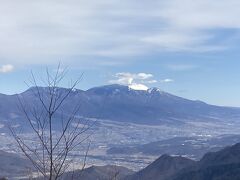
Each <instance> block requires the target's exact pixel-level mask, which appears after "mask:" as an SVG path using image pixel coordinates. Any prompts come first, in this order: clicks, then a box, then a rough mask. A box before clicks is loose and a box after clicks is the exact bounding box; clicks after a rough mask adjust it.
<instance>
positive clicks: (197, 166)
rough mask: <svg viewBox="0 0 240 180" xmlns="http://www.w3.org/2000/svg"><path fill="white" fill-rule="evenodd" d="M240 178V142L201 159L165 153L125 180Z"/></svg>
mask: <svg viewBox="0 0 240 180" xmlns="http://www.w3.org/2000/svg"><path fill="white" fill-rule="evenodd" d="M132 179H138V180H151V179H154V180H193V179H194V180H239V179H240V143H238V144H235V145H233V146H229V147H226V148H224V149H222V150H220V151H217V152H210V153H207V154H205V155H204V157H203V158H202V159H201V160H200V161H192V160H189V159H186V158H183V157H171V156H168V155H163V156H161V157H160V158H158V159H157V160H156V161H154V162H153V163H151V164H150V165H149V166H147V167H146V168H144V169H142V170H141V171H139V172H137V173H135V174H133V175H131V176H128V177H126V178H125V180H132Z"/></svg>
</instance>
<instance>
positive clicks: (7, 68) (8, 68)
mask: <svg viewBox="0 0 240 180" xmlns="http://www.w3.org/2000/svg"><path fill="white" fill-rule="evenodd" d="M13 69H14V67H13V65H11V64H5V65H2V66H0V73H8V72H11V71H13Z"/></svg>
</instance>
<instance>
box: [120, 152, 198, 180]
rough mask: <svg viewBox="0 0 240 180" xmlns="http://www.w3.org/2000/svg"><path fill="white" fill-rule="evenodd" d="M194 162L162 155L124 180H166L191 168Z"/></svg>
mask: <svg viewBox="0 0 240 180" xmlns="http://www.w3.org/2000/svg"><path fill="white" fill-rule="evenodd" d="M195 163H196V162H195V161H192V160H190V159H187V158H184V157H180V156H179V157H171V156H168V155H162V156H161V157H160V158H158V159H157V160H156V161H154V162H153V163H152V164H150V165H149V166H147V167H146V168H144V169H143V170H141V171H139V172H137V173H135V174H134V175H132V176H128V177H126V178H125V179H126V180H157V179H159V180H167V179H169V178H171V177H172V176H173V175H174V174H176V173H177V172H179V171H180V170H181V169H183V168H186V167H190V166H193V165H194V164H195Z"/></svg>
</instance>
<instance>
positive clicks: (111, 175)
mask: <svg viewBox="0 0 240 180" xmlns="http://www.w3.org/2000/svg"><path fill="white" fill-rule="evenodd" d="M133 173H134V172H133V171H131V170H129V169H127V168H125V167H121V166H113V165H106V166H91V167H89V168H86V169H83V170H76V171H74V172H68V173H66V174H65V175H64V176H63V179H65V180H72V179H81V180H110V179H114V180H120V179H121V180H122V179H124V178H125V177H126V176H129V175H131V174H133Z"/></svg>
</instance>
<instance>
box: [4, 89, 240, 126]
mask: <svg viewBox="0 0 240 180" xmlns="http://www.w3.org/2000/svg"><path fill="white" fill-rule="evenodd" d="M38 89H39V91H40V94H41V95H42V96H43V97H45V98H47V93H48V88H44V87H39V88H38ZM36 91H37V88H36V87H33V88H30V89H28V90H27V91H25V92H23V93H20V94H15V95H3V94H0V119H1V120H2V121H7V120H9V119H11V120H17V121H18V122H19V120H21V119H22V117H23V114H22V112H21V111H19V109H18V106H17V105H18V104H19V102H18V97H19V98H20V99H24V103H25V104H26V106H27V107H28V106H29V108H30V107H32V105H33V104H35V105H38V102H37V99H36V96H35V95H34V94H35V93H36ZM67 91H68V89H65V88H58V89H57V90H56V93H59V94H64V93H66V92H67ZM76 104H78V105H80V111H79V114H78V115H80V116H83V117H87V118H99V119H107V120H112V121H118V122H133V123H139V124H163V123H174V124H176V125H177V124H178V123H184V122H186V121H189V120H191V121H197V120H202V121H221V120H225V119H228V120H232V119H239V117H240V109H239V108H231V107H219V106H213V105H208V104H206V103H204V102H201V101H192V100H188V99H185V98H181V97H178V96H175V95H172V94H169V93H167V92H163V91H161V90H159V89H157V88H151V89H148V90H134V89H131V88H129V87H128V86H122V85H107V86H101V87H96V88H91V89H89V90H86V91H83V90H74V91H73V92H72V93H71V95H70V96H69V98H68V99H67V100H66V102H65V103H64V106H63V107H62V109H61V110H63V111H64V113H66V114H68V113H71V112H72V108H73V107H74V106H75V105H76ZM9 107H11V108H9ZM20 122H21V121H20Z"/></svg>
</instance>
